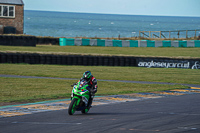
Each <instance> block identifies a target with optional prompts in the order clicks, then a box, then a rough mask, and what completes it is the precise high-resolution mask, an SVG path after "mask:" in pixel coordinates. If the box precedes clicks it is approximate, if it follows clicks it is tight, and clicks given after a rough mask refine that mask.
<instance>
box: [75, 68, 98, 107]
mask: <svg viewBox="0 0 200 133" xmlns="http://www.w3.org/2000/svg"><path fill="white" fill-rule="evenodd" d="M83 79H85V80H86V81H87V82H88V86H89V87H90V88H91V89H90V98H89V101H88V107H90V106H91V105H92V100H93V98H94V96H95V93H96V92H97V87H98V86H97V80H96V79H95V77H94V76H93V75H92V74H91V72H90V71H86V72H84V73H83V77H81V79H80V80H79V81H81V80H83ZM79 81H78V82H79ZM76 84H77V83H75V84H74V85H76Z"/></svg>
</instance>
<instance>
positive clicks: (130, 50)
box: [0, 45, 200, 58]
mask: <svg viewBox="0 0 200 133" xmlns="http://www.w3.org/2000/svg"><path fill="white" fill-rule="evenodd" d="M0 51H12V52H32V53H51V54H52V53H53V54H87V55H115V56H119V55H120V56H148V57H149V56H157V57H174V58H177V57H181V58H196V57H198V58H199V57H200V54H199V48H174V47H170V48H164V47H159V48H150V47H145V48H144V47H143V48H141V47H140V48H134V47H97V46H64V47H61V46H49V45H37V47H21V46H0Z"/></svg>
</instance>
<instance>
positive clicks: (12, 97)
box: [0, 77, 186, 104]
mask: <svg viewBox="0 0 200 133" xmlns="http://www.w3.org/2000/svg"><path fill="white" fill-rule="evenodd" d="M0 82H1V84H0V88H1V89H0V103H5V102H7V103H11V104H12V103H13V102H18V103H20V102H23V103H24V102H36V101H44V100H49V99H58V98H70V94H71V90H72V87H70V85H71V84H73V83H74V82H77V81H76V80H57V79H24V78H2V77H1V78H0ZM2 83H3V84H2ZM98 86H99V88H98V92H97V95H118V94H127V93H136V92H152V91H163V90H171V89H183V88H186V87H185V86H181V85H154V84H153V85H152V84H133V83H116V82H104V81H99V82H98Z"/></svg>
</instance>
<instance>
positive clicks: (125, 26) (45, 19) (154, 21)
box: [24, 10, 200, 38]
mask: <svg viewBox="0 0 200 133" xmlns="http://www.w3.org/2000/svg"><path fill="white" fill-rule="evenodd" d="M195 29H196V30H199V31H196V36H199V35H200V17H179V16H144V15H116V14H96V13H73V12H54V11H31V10H25V11H24V33H25V34H27V35H35V36H51V37H103V38H112V37H138V36H139V31H179V30H180V31H182V30H183V31H182V32H179V37H183V38H185V37H186V31H184V30H195ZM146 34H148V33H146ZM152 34H153V33H152ZM162 34H163V35H164V36H165V37H168V36H169V33H168V32H163V33H162ZM141 35H142V34H141ZM155 35H156V33H155ZM151 36H152V35H151ZM194 36H195V32H194V31H188V36H187V37H194ZM170 37H174V38H177V37H178V32H171V34H170Z"/></svg>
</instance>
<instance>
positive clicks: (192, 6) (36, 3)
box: [23, 0, 200, 17]
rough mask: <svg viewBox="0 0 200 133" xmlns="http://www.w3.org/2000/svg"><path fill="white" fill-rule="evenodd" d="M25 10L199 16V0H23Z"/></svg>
mask: <svg viewBox="0 0 200 133" xmlns="http://www.w3.org/2000/svg"><path fill="white" fill-rule="evenodd" d="M23 1H24V4H25V6H24V9H25V10H40V11H60V12H79V13H101V14H127V15H155V16H191V17H200V0H23Z"/></svg>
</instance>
